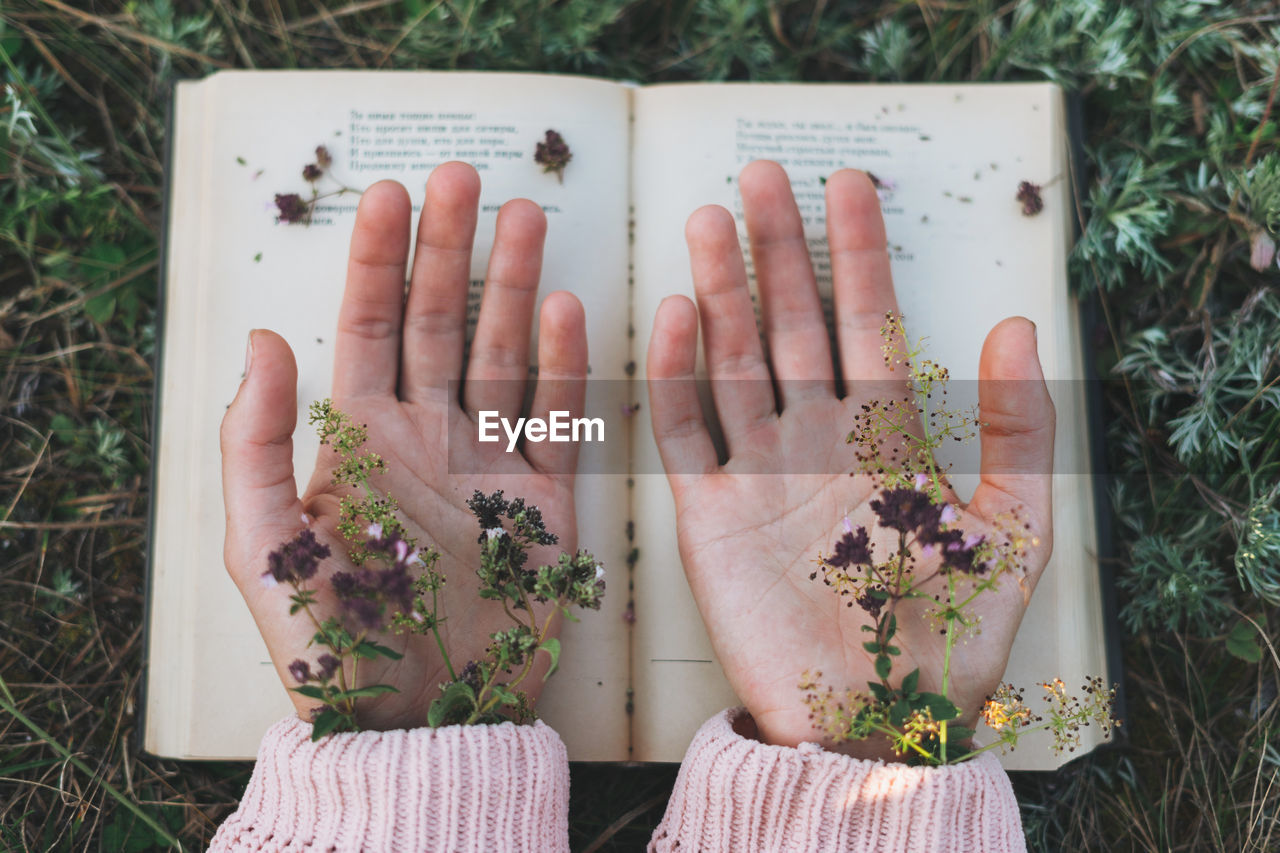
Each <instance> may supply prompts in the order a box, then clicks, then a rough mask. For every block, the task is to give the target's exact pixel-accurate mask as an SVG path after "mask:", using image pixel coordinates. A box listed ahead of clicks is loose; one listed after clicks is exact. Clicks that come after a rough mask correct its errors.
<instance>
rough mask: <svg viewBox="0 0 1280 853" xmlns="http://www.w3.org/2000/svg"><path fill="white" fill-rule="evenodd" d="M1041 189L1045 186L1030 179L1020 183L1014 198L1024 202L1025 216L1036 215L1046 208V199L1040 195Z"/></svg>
mask: <svg viewBox="0 0 1280 853" xmlns="http://www.w3.org/2000/svg"><path fill="white" fill-rule="evenodd" d="M1041 189H1043V187H1041V186H1040V185H1039V184H1033V183H1031V182H1030V181H1023V182H1022V183H1020V184H1018V194H1017V195H1016V196H1014V198H1016V199H1017V200H1018V201H1020V202H1022V215H1023V216H1035V215H1036V214H1037V213H1039V212H1040V211H1042V210H1044V199H1042V198H1041V197H1040V190H1041Z"/></svg>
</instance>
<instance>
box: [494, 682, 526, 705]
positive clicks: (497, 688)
mask: <svg viewBox="0 0 1280 853" xmlns="http://www.w3.org/2000/svg"><path fill="white" fill-rule="evenodd" d="M491 690H492V691H493V695H494V696H497V697H498V699H500V700H501V701H502V704H503V705H515V704H516V703H517V702H519V701H520V697H519V696H517V695H516V694H515V693H514V692H513V691H511V690H508V689H507V686H506V685H505V684H495V685H493V687H492V688H491Z"/></svg>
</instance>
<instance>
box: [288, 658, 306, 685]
mask: <svg viewBox="0 0 1280 853" xmlns="http://www.w3.org/2000/svg"><path fill="white" fill-rule="evenodd" d="M289 674H290V675H291V676H293V680H294V681H296V682H298V683H299V684H306V683H307V682H308V681H310V680H311V667H310V666H308V665H307V662H306V661H304V660H301V659H299V660H295V661H294V662H293V663H291V664H289Z"/></svg>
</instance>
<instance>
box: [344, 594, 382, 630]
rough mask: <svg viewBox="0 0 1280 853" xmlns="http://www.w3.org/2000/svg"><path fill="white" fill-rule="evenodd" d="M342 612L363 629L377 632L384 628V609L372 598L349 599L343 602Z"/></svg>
mask: <svg viewBox="0 0 1280 853" xmlns="http://www.w3.org/2000/svg"><path fill="white" fill-rule="evenodd" d="M342 610H343V612H344V613H346V614H347V615H348V616H350V617H351V618H352V619H354V620H355V621H356V623H357V624H358V625H360V626H361V627H362V628H367V629H369V630H375V629H379V628H382V627H383V623H382V607H381V605H379V604H378V602H376V601H374V600H373V599H372V598H349V599H347V600H345V601H343V602H342Z"/></svg>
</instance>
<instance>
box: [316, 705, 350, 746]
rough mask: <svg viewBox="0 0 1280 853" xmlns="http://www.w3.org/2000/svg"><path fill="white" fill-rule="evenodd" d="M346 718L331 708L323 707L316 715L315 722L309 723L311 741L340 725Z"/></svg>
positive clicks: (318, 738)
mask: <svg viewBox="0 0 1280 853" xmlns="http://www.w3.org/2000/svg"><path fill="white" fill-rule="evenodd" d="M345 719H346V718H345V717H344V716H343V715H342V714H340V713H339V712H338V711H336V710H334V709H333V708H325V709H324V710H323V711H321V712H320V713H319V714H317V715H316V719H315V722H314V723H312V725H311V739H312V740H313V741H316V740H320V738H322V737H324V736H325V735H327V734H329V732H331V731H333V730H334V729H336V728H337V727H338V726H340V725H342V723H343V721H344V720H345Z"/></svg>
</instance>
